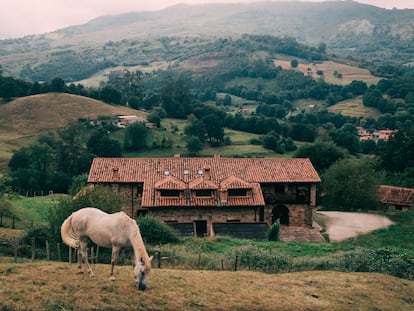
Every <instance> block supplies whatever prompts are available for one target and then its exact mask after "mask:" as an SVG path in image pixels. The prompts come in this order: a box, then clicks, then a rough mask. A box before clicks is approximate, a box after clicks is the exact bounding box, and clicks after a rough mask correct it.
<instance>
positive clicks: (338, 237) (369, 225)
mask: <svg viewBox="0 0 414 311" xmlns="http://www.w3.org/2000/svg"><path fill="white" fill-rule="evenodd" d="M316 213H318V214H320V215H323V216H325V217H326V218H327V220H326V233H327V234H328V235H329V239H330V241H331V242H339V241H343V240H346V239H349V238H353V237H356V236H358V235H360V234H365V233H369V232H371V231H374V230H377V229H381V228H387V227H389V226H391V225H392V224H393V222H392V221H391V220H389V219H388V218H387V217H385V216H381V215H374V214H367V213H346V212H320V211H317V212H316Z"/></svg>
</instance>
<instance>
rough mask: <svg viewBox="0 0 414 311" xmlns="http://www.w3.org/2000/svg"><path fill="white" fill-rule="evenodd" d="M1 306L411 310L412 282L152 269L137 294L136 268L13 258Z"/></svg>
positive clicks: (3, 266) (2, 281)
mask: <svg viewBox="0 0 414 311" xmlns="http://www.w3.org/2000/svg"><path fill="white" fill-rule="evenodd" d="M0 260H1V263H0V276H1V277H0V288H2V290H0V308H1V309H2V310H3V309H4V310H23V309H24V310H26V309H27V308H29V309H30V310H261V311H265V310H350V309H352V310H374V309H375V310H379V309H381V310H409V309H411V308H412V307H413V304H414V300H413V298H412V297H413V295H414V282H413V281H408V280H402V279H398V278H394V277H390V276H386V275H381V274H371V273H339V272H318V271H316V272H300V273H290V274H278V275H272V274H263V273H258V272H247V271H239V272H224V271H222V272H217V271H188V270H167V269H153V271H152V273H151V274H150V276H149V280H148V289H147V290H146V291H145V292H138V290H137V289H136V286H135V282H134V279H133V275H132V268H131V267H129V266H128V267H126V266H123V267H117V268H116V271H115V273H116V276H117V280H116V281H114V282H111V281H109V280H108V274H109V269H110V266H109V265H102V264H98V265H95V266H94V270H95V273H96V277H94V278H89V277H88V276H86V275H77V274H75V272H76V265H75V264H67V263H50V262H42V261H40V262H20V263H13V262H11V260H10V259H9V258H2V259H0Z"/></svg>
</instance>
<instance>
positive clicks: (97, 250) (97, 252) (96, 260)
mask: <svg viewBox="0 0 414 311" xmlns="http://www.w3.org/2000/svg"><path fill="white" fill-rule="evenodd" d="M98 256H99V245H97V246H96V255H95V263H98Z"/></svg>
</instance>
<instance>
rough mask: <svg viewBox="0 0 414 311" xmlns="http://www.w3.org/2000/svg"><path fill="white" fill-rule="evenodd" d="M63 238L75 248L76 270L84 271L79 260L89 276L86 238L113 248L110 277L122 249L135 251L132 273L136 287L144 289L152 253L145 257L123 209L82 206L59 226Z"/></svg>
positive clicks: (135, 225)
mask: <svg viewBox="0 0 414 311" xmlns="http://www.w3.org/2000/svg"><path fill="white" fill-rule="evenodd" d="M61 235H62V240H63V242H65V244H67V245H68V246H70V247H73V248H77V250H78V273H83V269H82V263H83V262H85V263H86V264H87V266H88V273H89V275H90V276H94V275H95V274H94V273H93V271H92V268H91V266H90V265H89V261H88V253H87V245H88V242H89V240H91V241H92V242H94V243H95V244H97V245H99V246H102V247H107V248H112V257H111V274H110V278H109V279H110V280H115V277H114V266H115V263H116V260H117V258H118V255H119V251H120V250H121V249H123V248H132V249H133V250H134V262H135V267H134V275H135V279H136V282H137V287H138V289H139V290H145V289H146V288H147V278H146V276H147V275H148V273H149V272H150V270H151V260H152V256H151V257H148V254H147V251H146V249H145V245H144V242H143V240H142V237H141V233H140V231H139V228H138V225H137V223H136V221H135V220H133V219H132V218H130V217H129V216H127V214H125V213H124V212H118V213H114V214H107V213H105V212H103V211H101V210H99V209H97V208H93V207H85V208H82V209H80V210H78V211H76V212H74V213H72V215H70V216H69V217H68V218H66V220H65V221H64V222H63V224H62V227H61Z"/></svg>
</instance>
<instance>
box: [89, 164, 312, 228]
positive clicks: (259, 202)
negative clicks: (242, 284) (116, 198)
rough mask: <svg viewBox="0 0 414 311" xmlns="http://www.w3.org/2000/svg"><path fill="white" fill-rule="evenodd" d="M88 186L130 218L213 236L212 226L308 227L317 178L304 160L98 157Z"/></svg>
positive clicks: (310, 222)
mask: <svg viewBox="0 0 414 311" xmlns="http://www.w3.org/2000/svg"><path fill="white" fill-rule="evenodd" d="M89 182H90V183H92V184H103V185H107V186H109V187H112V190H113V191H115V192H118V193H119V194H120V195H121V198H122V201H123V207H122V210H123V211H124V212H126V213H127V214H128V215H130V216H132V217H137V216H139V215H145V214H151V215H154V216H156V217H158V218H159V219H161V220H162V221H164V222H165V223H168V224H190V226H191V224H194V228H195V230H194V232H196V234H197V236H203V235H207V236H213V235H214V234H215V233H214V229H213V228H214V224H215V223H240V224H254V223H260V224H267V226H268V227H270V226H271V225H272V224H273V223H274V222H275V221H276V220H279V221H280V223H281V224H282V225H288V226H297V227H306V226H312V210H313V208H314V207H315V204H316V185H317V183H319V182H320V179H319V176H318V175H317V173H316V171H315V170H314V168H313V166H312V164H311V163H310V161H309V160H308V159H224V158H220V157H215V158H193V159H184V158H171V159H104V158H100V159H99V158H98V159H95V160H94V163H93V164H92V167H91V171H90V174H89Z"/></svg>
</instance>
